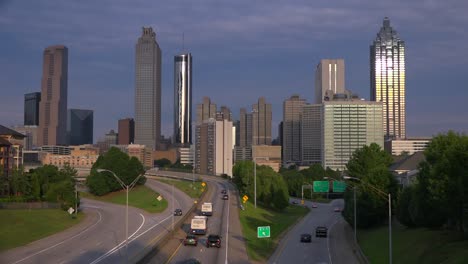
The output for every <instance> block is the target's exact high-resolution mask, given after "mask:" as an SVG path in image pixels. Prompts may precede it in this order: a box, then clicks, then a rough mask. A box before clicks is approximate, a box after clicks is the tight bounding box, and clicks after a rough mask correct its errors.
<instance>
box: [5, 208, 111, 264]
mask: <svg viewBox="0 0 468 264" xmlns="http://www.w3.org/2000/svg"><path fill="white" fill-rule="evenodd" d="M96 212H98V214H99V220H98V221H97V222H96V223H94V224H93V225H91V226H89V227H88V228H86V229H85V230H83V231H81V232H79V233H78V234H76V235H74V236H72V237H69V238H67V239H65V240H63V241H62V242H60V243H57V244H55V245H53V246H50V247H48V248H45V249H43V250H41V251H38V252H36V253H34V254H32V255H29V256H27V257H25V258H22V259H20V260H18V261H16V262H13V264H16V263H20V262H23V261H25V260H27V259H29V258H32V257H34V256H36V255H38V254H41V253H43V252H46V251H48V250H49V249H52V248H54V247H57V246H59V245H61V244H63V243H65V242H67V241H69V240H71V239H73V238H75V237H77V236H79V235H81V234H83V233H84V232H86V231H88V230H89V229H91V228H93V227H94V226H95V225H97V224H98V223H99V222H101V220H102V215H101V213H100V212H99V211H97V210H96Z"/></svg>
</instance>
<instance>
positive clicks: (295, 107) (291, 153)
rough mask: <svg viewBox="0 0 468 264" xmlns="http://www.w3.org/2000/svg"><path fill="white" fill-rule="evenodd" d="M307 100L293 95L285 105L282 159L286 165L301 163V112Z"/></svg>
mask: <svg viewBox="0 0 468 264" xmlns="http://www.w3.org/2000/svg"><path fill="white" fill-rule="evenodd" d="M305 104H306V100H305V99H302V98H300V97H299V95H293V96H291V98H289V99H286V100H285V101H284V103H283V133H282V134H283V139H282V140H281V142H282V151H283V155H282V159H283V163H284V164H290V163H295V164H299V163H300V161H301V112H302V107H303V106H304V105H305Z"/></svg>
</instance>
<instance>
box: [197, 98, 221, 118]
mask: <svg viewBox="0 0 468 264" xmlns="http://www.w3.org/2000/svg"><path fill="white" fill-rule="evenodd" d="M210 118H216V104H212V103H211V99H210V98H209V97H206V96H205V97H203V102H202V103H201V104H198V105H197V123H202V122H203V121H205V120H208V119H210Z"/></svg>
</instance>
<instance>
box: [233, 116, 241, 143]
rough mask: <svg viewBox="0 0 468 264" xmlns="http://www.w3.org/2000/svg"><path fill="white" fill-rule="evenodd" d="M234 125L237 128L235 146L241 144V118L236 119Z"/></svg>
mask: <svg viewBox="0 0 468 264" xmlns="http://www.w3.org/2000/svg"><path fill="white" fill-rule="evenodd" d="M233 126H234V127H235V129H236V133H235V135H236V136H235V141H234V142H236V144H235V146H240V120H236V121H234V122H233Z"/></svg>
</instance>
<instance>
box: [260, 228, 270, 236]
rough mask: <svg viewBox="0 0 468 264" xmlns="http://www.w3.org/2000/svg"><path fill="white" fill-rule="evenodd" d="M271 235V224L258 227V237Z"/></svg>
mask: <svg viewBox="0 0 468 264" xmlns="http://www.w3.org/2000/svg"><path fill="white" fill-rule="evenodd" d="M265 237H270V226H259V227H257V238H265Z"/></svg>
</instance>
